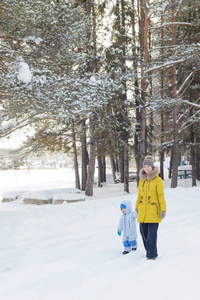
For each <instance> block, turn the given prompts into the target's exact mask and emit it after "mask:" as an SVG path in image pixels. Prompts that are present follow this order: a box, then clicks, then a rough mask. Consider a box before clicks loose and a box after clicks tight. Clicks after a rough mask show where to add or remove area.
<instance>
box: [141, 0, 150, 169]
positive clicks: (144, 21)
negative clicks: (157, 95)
mask: <svg viewBox="0 0 200 300" xmlns="http://www.w3.org/2000/svg"><path fill="white" fill-rule="evenodd" d="M140 3H141V33H140V46H141V52H142V53H141V56H142V58H143V63H142V70H141V72H142V80H141V89H142V101H143V103H142V108H141V127H140V155H141V158H144V157H145V155H146V88H147V86H146V85H147V81H146V76H145V75H144V71H145V70H146V69H147V63H148V29H149V17H148V8H147V0H141V1H140ZM140 164H141V163H140Z"/></svg>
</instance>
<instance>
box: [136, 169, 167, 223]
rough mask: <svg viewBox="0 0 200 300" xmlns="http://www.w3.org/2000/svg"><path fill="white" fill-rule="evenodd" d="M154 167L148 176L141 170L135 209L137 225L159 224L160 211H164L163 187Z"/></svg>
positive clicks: (157, 170) (157, 171)
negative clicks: (136, 211)
mask: <svg viewBox="0 0 200 300" xmlns="http://www.w3.org/2000/svg"><path fill="white" fill-rule="evenodd" d="M158 174H159V169H158V167H155V168H154V169H153V170H152V171H151V172H150V173H149V174H148V175H146V174H145V172H144V169H141V171H140V173H139V176H140V181H139V188H138V197H137V202H136V205H135V208H136V209H137V210H138V217H137V221H138V222H139V223H160V222H161V211H166V202H165V197H164V186H163V182H162V179H161V178H160V177H159V175H158Z"/></svg>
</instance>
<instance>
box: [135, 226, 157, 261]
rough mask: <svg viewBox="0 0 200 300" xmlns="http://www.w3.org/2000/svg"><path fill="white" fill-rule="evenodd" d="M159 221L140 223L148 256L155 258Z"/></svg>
mask: <svg viewBox="0 0 200 300" xmlns="http://www.w3.org/2000/svg"><path fill="white" fill-rule="evenodd" d="M158 225H159V223H140V233H141V236H142V239H143V244H144V248H145V249H146V257H147V258H155V257H157V256H158V253H157V231H158Z"/></svg>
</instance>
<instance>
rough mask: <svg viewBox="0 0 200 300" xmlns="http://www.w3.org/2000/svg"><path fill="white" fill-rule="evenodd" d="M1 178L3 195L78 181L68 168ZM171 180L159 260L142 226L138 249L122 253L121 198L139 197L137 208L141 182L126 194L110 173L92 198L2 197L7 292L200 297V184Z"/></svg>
mask: <svg viewBox="0 0 200 300" xmlns="http://www.w3.org/2000/svg"><path fill="white" fill-rule="evenodd" d="M0 180H1V188H0V194H3V193H5V192H10V191H11V192H13V191H16V190H18V191H29V192H32V193H33V194H34V191H36V190H37V191H38V190H45V191H48V190H52V189H61V190H62V191H63V189H66V192H67V189H69V188H73V187H74V175H73V173H72V172H71V171H69V170H68V171H67V170H65V169H59V170H52V169H51V170H33V171H30V172H28V171H25V170H23V171H22V170H21V171H1V172H0ZM164 185H165V197H166V202H167V217H166V218H165V219H164V220H163V222H162V223H161V225H160V228H159V231H158V254H159V257H158V259H157V260H156V261H147V260H146V258H145V252H144V248H143V245H142V240H141V237H140V234H139V230H138V250H137V251H136V252H134V253H133V252H132V253H130V254H128V255H125V256H123V255H122V251H123V247H122V242H121V237H119V236H118V235H117V226H118V221H119V219H120V217H121V212H120V209H119V204H120V202H121V201H122V200H131V202H132V205H133V207H134V205H135V202H136V197H137V187H136V184H135V183H131V184H130V194H126V193H124V192H123V186H122V185H121V184H112V182H111V180H110V177H109V176H108V183H107V184H104V186H103V187H102V188H97V187H96V188H94V196H93V197H91V198H86V201H85V202H77V203H70V204H69V203H64V204H62V205H53V204H49V205H40V206H36V205H25V204H23V202H22V199H21V196H20V197H19V199H18V200H16V201H13V202H9V203H3V202H0V241H1V242H0V299H1V300H27V299H28V300H55V299H57V300H79V299H80V300H102V299H103V300H120V299H128V298H129V299H140V300H146V299H148V300H158V299H162V300H168V299H170V300H178V299H181V300H186V299H192V300H199V299H200V289H199V283H200V254H199V251H200V235H199V233H200V187H199V186H198V187H193V188H192V187H191V179H186V180H185V179H182V180H179V187H178V188H176V189H170V188H169V187H170V182H169V180H165V181H164ZM198 185H199V183H198ZM21 194H22V193H21ZM21 194H20V195H21ZM137 226H138V225H137ZM137 228H138V227H137Z"/></svg>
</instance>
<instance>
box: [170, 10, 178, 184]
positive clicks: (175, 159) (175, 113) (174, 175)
mask: <svg viewBox="0 0 200 300" xmlns="http://www.w3.org/2000/svg"><path fill="white" fill-rule="evenodd" d="M172 22H176V13H175V8H174V9H173V13H172ZM172 38H173V46H176V25H172ZM174 54H175V53H174ZM176 81H177V77H176V65H173V66H172V98H173V99H176V97H177V89H176ZM177 120H178V107H177V105H174V107H173V130H174V133H173V160H172V180H171V187H172V188H176V187H177V184H178V164H179V163H178V158H179V153H178V151H179V148H178V124H177Z"/></svg>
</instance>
